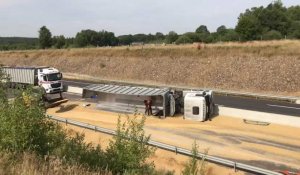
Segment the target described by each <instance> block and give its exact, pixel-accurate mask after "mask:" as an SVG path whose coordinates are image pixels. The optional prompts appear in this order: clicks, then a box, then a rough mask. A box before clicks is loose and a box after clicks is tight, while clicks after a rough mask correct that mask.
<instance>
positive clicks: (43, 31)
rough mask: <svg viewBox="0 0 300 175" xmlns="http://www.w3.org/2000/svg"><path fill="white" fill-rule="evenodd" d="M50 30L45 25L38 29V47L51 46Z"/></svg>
mask: <svg viewBox="0 0 300 175" xmlns="http://www.w3.org/2000/svg"><path fill="white" fill-rule="evenodd" d="M51 37H52V35H51V32H50V30H49V29H47V27H46V26H43V27H41V28H40V30H39V45H40V48H42V49H46V48H49V47H51V43H52V42H51Z"/></svg>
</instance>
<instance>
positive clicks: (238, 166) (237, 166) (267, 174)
mask: <svg viewBox="0 0 300 175" xmlns="http://www.w3.org/2000/svg"><path fill="white" fill-rule="evenodd" d="M48 118H49V119H51V120H54V121H57V122H61V123H65V124H66V125H68V124H70V125H74V126H78V127H81V128H85V129H89V130H93V131H95V132H100V133H104V134H109V135H113V136H114V135H116V131H114V130H111V129H107V128H103V127H99V126H95V125H91V124H88V123H82V122H79V121H75V120H71V119H65V118H61V117H56V116H51V115H48ZM147 144H148V145H151V146H154V147H157V148H159V149H163V150H167V151H171V152H174V153H176V154H181V155H185V156H189V157H193V156H194V155H193V154H192V151H191V150H188V149H185V148H181V147H177V146H173V145H169V144H165V143H161V142H157V141H153V140H150V141H149V142H148V143H147ZM197 158H198V159H205V160H206V161H208V162H211V163H215V164H219V165H223V166H226V167H231V168H233V169H234V170H235V171H236V170H241V171H244V172H248V173H253V174H258V175H282V174H281V173H279V172H275V171H270V170H267V169H263V168H259V167H255V166H251V165H247V164H243V163H239V162H235V161H231V160H227V159H223V158H219V157H215V156H210V155H207V154H204V153H198V155H197Z"/></svg>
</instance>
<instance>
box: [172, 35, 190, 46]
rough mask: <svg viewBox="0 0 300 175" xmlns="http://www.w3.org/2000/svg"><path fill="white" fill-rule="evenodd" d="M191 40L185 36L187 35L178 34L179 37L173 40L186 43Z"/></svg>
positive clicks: (177, 42)
mask: <svg viewBox="0 0 300 175" xmlns="http://www.w3.org/2000/svg"><path fill="white" fill-rule="evenodd" d="M192 42H193V41H192V40H191V39H190V38H189V37H187V36H185V35H182V36H180V37H179V38H178V39H177V40H176V41H175V43H176V44H187V43H192Z"/></svg>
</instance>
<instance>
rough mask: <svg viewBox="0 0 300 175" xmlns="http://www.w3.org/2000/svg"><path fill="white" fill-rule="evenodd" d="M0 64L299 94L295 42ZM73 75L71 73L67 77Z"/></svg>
mask: <svg viewBox="0 0 300 175" xmlns="http://www.w3.org/2000/svg"><path fill="white" fill-rule="evenodd" d="M0 63H2V64H4V65H48V66H54V67H57V68H59V69H60V70H61V71H63V72H64V73H75V76H76V75H90V76H93V77H97V78H99V79H110V80H122V81H133V82H139V83H143V82H145V83H153V84H157V83H158V84H164V85H185V86H195V87H202V88H204V87H206V88H216V89H223V90H238V91H253V92H269V93H273V94H277V93H282V94H290V95H299V96H300V41H289V40H287V41H274V42H251V43H225V44H211V45H205V46H203V47H202V48H201V49H200V50H199V49H197V47H196V46H195V45H186V46H152V45H149V46H143V47H141V46H140V47H116V48H90V49H67V50H45V51H44V50H38V51H7V52H0ZM73 75H74V74H73Z"/></svg>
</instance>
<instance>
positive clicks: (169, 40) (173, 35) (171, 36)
mask: <svg viewBox="0 0 300 175" xmlns="http://www.w3.org/2000/svg"><path fill="white" fill-rule="evenodd" d="M177 39H178V34H177V33H176V32H174V31H170V32H169V33H168V35H167V36H166V43H169V44H170V43H174V42H175V41H176V40H177Z"/></svg>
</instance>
